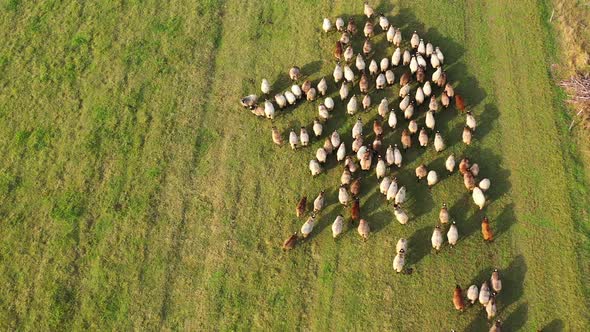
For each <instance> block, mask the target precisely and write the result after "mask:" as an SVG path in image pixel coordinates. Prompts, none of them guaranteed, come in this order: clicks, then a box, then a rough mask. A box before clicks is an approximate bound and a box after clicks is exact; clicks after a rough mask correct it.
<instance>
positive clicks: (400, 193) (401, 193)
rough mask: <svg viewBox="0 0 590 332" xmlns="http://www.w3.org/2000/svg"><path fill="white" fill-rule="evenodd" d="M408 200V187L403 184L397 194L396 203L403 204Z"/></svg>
mask: <svg viewBox="0 0 590 332" xmlns="http://www.w3.org/2000/svg"><path fill="white" fill-rule="evenodd" d="M405 201H406V187H405V186H402V187H401V188H399V190H398V191H397V194H395V204H396V205H402V204H404V202H405Z"/></svg>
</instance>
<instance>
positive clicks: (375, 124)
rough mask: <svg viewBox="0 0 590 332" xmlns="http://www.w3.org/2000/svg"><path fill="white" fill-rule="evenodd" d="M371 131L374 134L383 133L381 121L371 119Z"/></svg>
mask: <svg viewBox="0 0 590 332" xmlns="http://www.w3.org/2000/svg"><path fill="white" fill-rule="evenodd" d="M373 133H375V135H382V134H383V126H382V125H381V122H379V120H374V121H373Z"/></svg>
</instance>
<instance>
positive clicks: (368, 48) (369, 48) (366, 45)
mask: <svg viewBox="0 0 590 332" xmlns="http://www.w3.org/2000/svg"><path fill="white" fill-rule="evenodd" d="M372 50H373V44H371V41H370V40H369V38H367V39H365V43H364V44H363V53H364V54H365V56H368V55H369V53H371V51H372Z"/></svg>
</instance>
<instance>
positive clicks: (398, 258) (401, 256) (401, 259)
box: [393, 249, 406, 273]
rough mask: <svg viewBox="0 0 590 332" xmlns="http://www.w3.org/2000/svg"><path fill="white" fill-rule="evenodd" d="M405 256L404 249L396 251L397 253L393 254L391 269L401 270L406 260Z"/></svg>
mask: <svg viewBox="0 0 590 332" xmlns="http://www.w3.org/2000/svg"><path fill="white" fill-rule="evenodd" d="M405 256H406V251H405V250H404V249H401V250H399V251H398V252H397V255H395V258H394V259H393V269H394V270H395V272H397V273H400V272H402V271H403V269H404V264H405V260H406V259H405Z"/></svg>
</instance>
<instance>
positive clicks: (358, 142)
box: [352, 134, 363, 152]
mask: <svg viewBox="0 0 590 332" xmlns="http://www.w3.org/2000/svg"><path fill="white" fill-rule="evenodd" d="M362 146H363V135H362V134H361V135H358V136H357V137H356V138H355V139H354V141H352V151H353V152H359V150H360V149H361V147H362Z"/></svg>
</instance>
